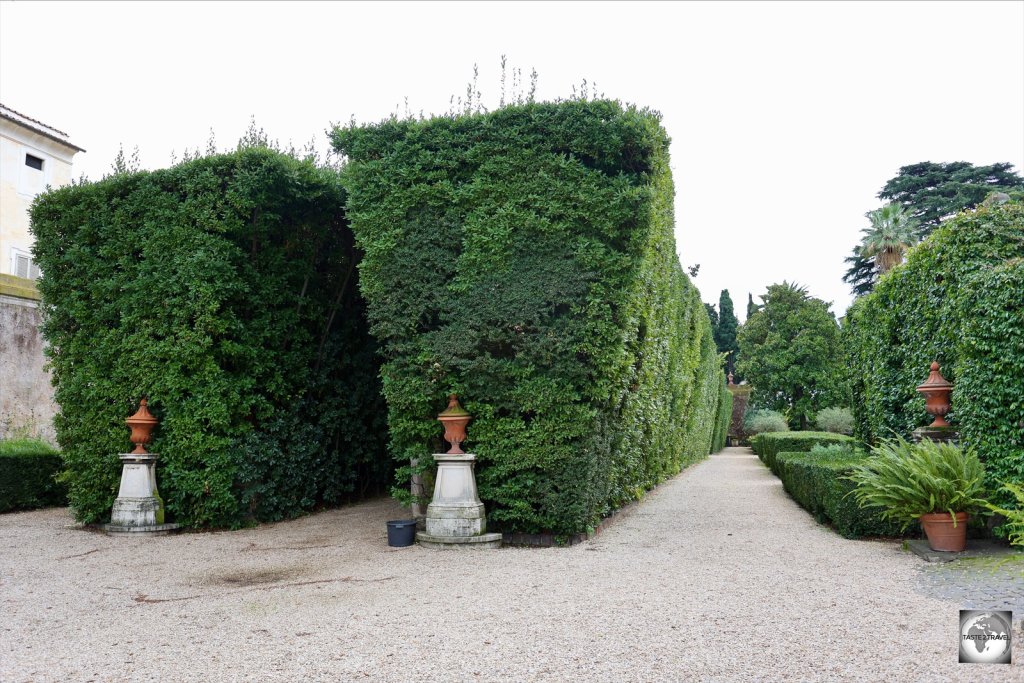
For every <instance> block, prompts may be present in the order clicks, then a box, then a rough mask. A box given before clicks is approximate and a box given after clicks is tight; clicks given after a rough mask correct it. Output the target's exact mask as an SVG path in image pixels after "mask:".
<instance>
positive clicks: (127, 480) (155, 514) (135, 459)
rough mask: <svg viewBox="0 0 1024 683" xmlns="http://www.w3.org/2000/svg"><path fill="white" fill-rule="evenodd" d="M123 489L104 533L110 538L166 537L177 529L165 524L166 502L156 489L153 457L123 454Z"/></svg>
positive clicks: (144, 454) (175, 525)
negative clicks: (134, 535) (134, 536)
mask: <svg viewBox="0 0 1024 683" xmlns="http://www.w3.org/2000/svg"><path fill="white" fill-rule="evenodd" d="M120 457H121V462H122V463H123V467H122V469H121V488H120V490H118V492H117V500H115V501H114V509H113V511H112V512H111V515H110V524H104V525H103V530H104V531H106V532H107V533H109V534H147V535H159V534H166V533H168V532H170V531H174V530H175V529H177V528H178V525H177V524H164V502H163V500H161V498H160V492H159V491H157V488H156V461H157V457H158V456H157V455H156V454H154V453H123V454H122V455H121V456H120Z"/></svg>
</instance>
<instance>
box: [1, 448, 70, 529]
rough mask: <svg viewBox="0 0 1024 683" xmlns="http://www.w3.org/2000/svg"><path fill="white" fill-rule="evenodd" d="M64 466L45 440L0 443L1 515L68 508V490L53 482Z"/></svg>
mask: <svg viewBox="0 0 1024 683" xmlns="http://www.w3.org/2000/svg"><path fill="white" fill-rule="evenodd" d="M62 466H63V461H62V460H61V457H60V453H59V452H58V451H57V449H55V448H54V447H53V446H51V445H50V444H48V443H46V442H45V441H39V440H37V439H11V440H9V441H0V512H10V511H12V510H32V509H34V508H41V507H49V506H52V505H67V490H66V489H65V487H64V486H63V485H62V484H59V483H57V481H56V480H55V479H54V477H55V476H56V475H57V473H58V472H60V470H61V467H62Z"/></svg>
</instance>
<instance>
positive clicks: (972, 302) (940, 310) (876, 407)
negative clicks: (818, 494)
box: [842, 202, 1024, 504]
mask: <svg viewBox="0 0 1024 683" xmlns="http://www.w3.org/2000/svg"><path fill="white" fill-rule="evenodd" d="M1022 320H1024V204H1022V203H1020V202H1008V203H1005V204H1002V205H996V206H990V207H981V208H978V209H976V210H975V211H971V212H966V213H963V214H961V215H960V216H958V217H956V218H954V219H952V220H949V221H947V222H945V223H944V224H943V225H942V227H940V228H939V229H938V230H937V231H935V233H933V234H932V235H931V236H930V237H928V238H927V239H925V240H924V241H923V242H922V243H921V244H920V245H918V246H917V247H915V248H914V249H913V250H911V252H910V254H909V255H908V258H907V262H906V263H904V264H903V265H901V266H899V267H897V268H895V269H893V270H892V271H891V272H890V273H888V274H887V275H886V276H885V277H883V278H882V279H881V281H880V282H879V283H878V285H877V287H876V288H875V290H874V292H872V293H871V294H870V295H868V296H865V297H862V298H861V299H859V300H858V301H856V302H855V303H854V305H853V306H851V307H850V309H849V311H847V314H846V318H845V320H844V323H843V332H842V337H843V347H844V353H845V355H846V363H845V365H846V367H847V368H848V372H849V374H850V376H851V385H852V390H853V395H854V400H853V403H852V406H853V412H854V417H855V419H856V425H855V430H854V433H855V435H856V436H858V437H859V438H861V439H862V440H864V441H865V442H867V443H876V442H877V441H879V440H880V439H882V438H887V437H889V436H891V435H893V434H894V433H895V434H897V435H900V436H903V437H907V436H909V435H910V433H911V432H912V431H913V430H914V429H915V428H916V427H919V426H921V425H924V424H927V423H928V422H930V418H929V417H928V415H927V413H926V412H925V409H924V403H925V402H924V398H923V397H922V396H921V395H920V394H919V393H918V392H917V391H916V387H917V386H918V385H919V384H921V382H923V381H924V380H925V378H926V377H927V376H928V366H929V364H930V363H931V362H932V361H933V360H937V361H938V362H939V363H941V364H942V373H943V375H944V376H945V377H946V378H947V379H949V380H950V381H952V382H953V384H954V387H953V402H952V406H953V412H952V413H951V415H950V419H951V421H952V422H953V424H954V425H955V426H957V428H958V429H959V430H960V435H961V439H962V441H963V443H964V444H965V445H966V446H967V447H969V448H972V449H974V450H976V451H977V452H978V455H979V457H980V458H981V460H982V462H983V463H984V464H985V469H986V472H987V473H988V486H989V488H990V489H991V490H993V491H996V489H998V488H999V485H1000V484H999V483H1000V482H1003V481H1009V482H1011V483H1021V482H1024V401H1022V399H1021V377H1024V325H1022V324H1021V321H1022ZM995 500H996V502H999V503H1005V504H1008V503H1009V501H1010V497H1009V495H1008V494H1007V493H1006V492H1005V491H1003V492H999V493H997V494H996V499H995Z"/></svg>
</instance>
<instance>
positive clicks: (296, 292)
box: [32, 148, 390, 526]
mask: <svg viewBox="0 0 1024 683" xmlns="http://www.w3.org/2000/svg"><path fill="white" fill-rule="evenodd" d="M344 203H345V191H344V189H343V188H342V186H341V182H340V179H339V178H338V175H337V173H336V172H333V171H330V170H328V169H322V168H317V167H315V166H314V165H313V164H312V163H311V162H300V161H297V160H295V159H293V158H291V157H288V156H285V155H282V154H279V153H277V152H274V151H272V150H269V149H266V148H247V149H240V150H239V151H238V152H235V153H232V154H224V155H217V156H211V157H207V158H202V159H197V160H194V161H189V162H188V163H183V164H180V165H178V166H175V167H173V168H170V169H166V170H161V171H156V172H152V173H149V172H143V173H129V172H123V173H118V174H116V175H114V176H112V177H109V178H107V179H104V180H103V181H100V182H97V183H86V184H76V185H72V186H68V187H63V188H60V189H57V190H53V191H51V192H48V193H46V194H44V195H41V196H40V198H39V199H38V200H37V201H36V203H35V204H34V206H33V208H32V229H33V231H34V232H35V236H36V243H35V257H36V261H37V262H38V263H39V265H40V267H41V269H42V271H43V277H42V279H41V280H40V281H39V289H40V291H41V293H42V295H43V305H44V310H45V322H44V326H43V333H44V335H45V337H46V340H47V343H48V354H49V356H50V362H51V364H52V368H53V375H54V381H55V385H56V400H57V402H58V403H59V404H60V406H61V412H60V414H59V415H58V416H57V418H56V419H55V426H56V429H57V437H58V441H59V442H60V444H61V446H62V449H63V453H64V458H65V466H66V471H65V472H64V474H63V480H64V481H65V482H67V484H68V486H69V497H70V501H71V504H72V506H73V508H74V511H75V515H76V516H77V518H78V519H79V520H81V521H83V522H89V523H91V522H100V521H105V520H106V519H108V517H109V514H110V509H111V505H112V504H113V501H114V498H115V496H116V492H117V486H118V481H119V476H120V473H121V463H120V462H119V460H118V458H117V454H118V453H121V452H124V451H125V450H126V448H127V447H128V438H127V437H128V430H127V428H126V426H125V424H124V419H125V417H127V416H128V415H131V414H132V413H133V412H134V411H135V408H136V407H137V402H138V400H139V398H140V397H142V396H146V397H148V398H149V406H150V409H151V410H152V411H153V412H154V413H155V414H156V415H157V417H158V418H159V419H160V420H161V422H160V425H159V427H158V428H157V430H156V432H155V439H154V442H153V444H152V448H153V450H154V452H156V453H159V454H160V462H159V468H158V477H159V483H160V490H161V493H162V494H163V497H164V499H165V500H166V503H167V510H168V513H169V515H173V516H174V518H175V519H176V521H178V522H179V523H183V524H186V525H189V526H239V525H242V524H246V523H249V522H251V521H254V520H260V521H271V520H277V519H282V518H285V517H290V516H293V515H296V514H299V513H301V512H303V511H305V510H309V509H311V508H313V507H314V506H316V505H318V504H333V503H337V502H340V501H341V500H343V499H344V498H346V497H349V496H352V495H357V494H359V493H361V492H363V490H364V488H366V487H380V486H383V484H384V483H385V482H386V481H387V479H388V477H389V474H390V461H389V460H388V459H387V457H386V456H385V455H384V453H383V451H384V445H383V434H384V433H385V431H386V428H385V425H384V422H383V412H384V411H383V405H382V401H381V398H380V389H379V381H378V379H377V377H376V375H377V368H376V365H375V363H376V361H375V360H374V350H375V344H374V343H373V342H372V340H371V339H370V338H369V336H368V333H367V330H366V324H365V322H364V310H363V304H362V301H361V299H360V297H359V296H358V291H357V287H356V272H355V267H354V266H355V259H356V252H355V248H354V243H353V238H352V236H351V232H350V231H349V230H348V228H347V225H346V219H345V215H344Z"/></svg>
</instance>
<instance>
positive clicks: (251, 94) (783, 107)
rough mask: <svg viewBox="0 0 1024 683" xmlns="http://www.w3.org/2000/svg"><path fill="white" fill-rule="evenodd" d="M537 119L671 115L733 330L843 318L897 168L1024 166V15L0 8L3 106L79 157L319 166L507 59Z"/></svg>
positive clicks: (864, 8) (692, 243) (971, 9)
mask: <svg viewBox="0 0 1024 683" xmlns="http://www.w3.org/2000/svg"><path fill="white" fill-rule="evenodd" d="M502 54H505V55H507V56H508V61H509V64H510V65H511V66H516V67H519V68H521V69H522V70H523V74H524V80H525V79H526V75H527V74H528V73H529V71H530V70H531V69H532V68H535V69H536V70H537V72H538V73H539V81H538V89H537V97H538V99H554V98H557V97H566V96H569V95H571V94H572V86H573V84H577V85H578V84H580V83H581V81H582V80H583V79H587V80H588V81H589V82H591V83H595V82H596V84H597V89H598V90H599V91H600V92H603V93H604V94H605V95H607V96H608V97H611V98H618V99H621V100H623V101H626V102H634V103H637V104H639V105H643V106H648V107H651V108H653V109H656V110H659V111H660V112H662V114H663V115H664V125H665V128H666V129H667V130H668V133H669V135H670V136H671V138H672V148H671V153H672V168H673V173H674V177H675V184H676V226H677V227H676V241H677V247H678V250H679V254H680V260H681V261H682V263H683V265H686V266H689V265H692V264H695V263H699V264H701V269H700V274H699V275H698V277H697V278H696V284H697V286H698V287H699V288H700V290H701V293H702V295H703V298H704V300H705V301H708V302H712V303H716V302H717V301H718V295H719V291H720V290H721V289H723V288H728V289H729V290H730V292H731V294H732V298H733V301H734V302H735V303H736V309H737V314H738V315H739V316H740V317H741V318H742V317H743V316H744V314H745V309H746V299H747V293H748V292H752V293H753V294H754V295H755V297H756V296H757V295H759V294H761V293H763V292H764V290H765V288H766V286H767V285H769V284H771V283H773V282H780V281H782V280H789V281H791V282H792V281H796V282H799V283H801V284H804V285H806V286H807V287H808V288H809V290H810V292H811V293H812V294H813V295H815V296H819V297H821V298H823V299H825V300H827V301H832V302H834V303H835V306H834V308H833V310H835V311H836V312H837V313H838V314H842V312H843V311H845V309H846V307H847V306H848V305H849V303H850V300H851V297H850V295H849V293H848V288H847V287H846V285H845V284H844V283H843V282H842V281H841V276H842V273H843V272H844V270H845V268H844V264H843V257H844V256H846V255H847V254H848V253H849V252H850V249H851V247H852V246H853V245H854V244H855V243H856V242H857V241H858V239H859V231H860V229H861V228H862V227H864V226H865V225H866V224H867V222H866V219H865V218H864V213H865V212H866V211H869V210H871V209H874V208H877V206H879V201H878V200H877V198H876V197H875V195H876V193H877V192H878V190H879V189H880V188H881V186H882V185H883V184H884V183H885V181H886V180H887V179H889V178H890V177H892V176H893V175H895V174H896V172H897V170H898V169H899V167H900V166H903V165H907V164H912V163H916V162H919V161H961V160H962V161H969V162H971V163H974V164H978V165H980V164H991V163H995V162H1000V161H1007V162H1011V163H1012V164H1014V166H1015V167H1016V170H1017V171H1018V172H1020V171H1021V169H1022V168H1024V2H994V3H988V2H971V3H968V2H964V3H959V2H910V3H894V2H852V3H839V2H821V3H813V2H797V3H767V2H757V3H750V4H748V3H741V2H728V3H638V2H634V3H628V4H627V3H617V2H601V3H596V2H574V3H562V4H559V3H507V4H506V3H491V2H488V3H469V2H460V3H426V2H424V3H410V4H404V3H381V4H375V3H326V2H317V3H308V4H302V3H287V4H284V3H281V4H278V3H271V2H251V3H248V2H232V3H223V4H217V3H208V2H207V3H198V2H190V3H167V4H163V3H152V2H145V3H142V2H140V3H86V2H75V3H70V4H59V3H34V2H2V3H0V102H3V103H4V104H5V105H7V106H8V107H11V108H12V109H15V110H17V111H19V112H21V113H23V114H25V115H27V116H31V117H33V118H36V119H39V120H41V121H43V122H45V123H47V124H50V125H52V126H54V127H56V128H58V129H60V130H63V131H65V132H67V133H68V134H70V136H71V139H72V141H74V142H75V143H76V144H78V145H79V146H81V147H84V148H85V149H86V150H88V151H87V153H80V154H79V155H78V156H77V157H76V160H75V170H74V174H75V176H76V177H77V176H80V175H82V174H84V175H86V176H88V177H89V178H92V179H98V178H99V177H101V176H102V175H103V174H104V173H105V172H107V171H108V170H109V169H110V165H111V162H112V160H113V158H114V156H115V155H116V153H117V149H118V145H119V144H120V143H123V144H124V146H125V148H126V149H127V150H129V151H130V150H131V149H132V148H133V147H135V146H136V145H137V146H138V148H139V153H140V157H141V161H142V167H143V168H160V167H164V166H167V165H169V164H170V160H171V153H172V151H174V152H176V153H177V155H178V156H179V157H180V156H181V153H182V151H183V150H184V149H185V148H197V147H200V148H205V146H206V141H207V139H208V138H209V135H210V129H211V128H212V129H213V131H214V133H215V136H216V141H217V144H218V146H220V147H222V148H223V147H228V146H234V144H235V142H236V141H237V140H238V138H239V137H240V136H241V135H242V133H243V132H244V130H245V129H246V128H247V127H248V125H249V120H250V118H251V117H255V119H256V123H257V125H258V126H260V127H263V128H264V129H266V131H267V132H268V133H269V134H270V136H271V137H275V138H278V139H280V140H281V141H282V142H283V143H287V142H288V141H289V140H290V141H292V142H294V143H295V145H296V146H297V147H299V146H302V145H303V144H305V143H306V142H307V141H309V140H311V139H314V140H315V141H316V143H317V144H318V145H319V146H320V147H321V149H326V147H327V145H326V136H325V133H324V130H325V129H326V128H327V127H328V126H329V124H330V123H331V122H332V121H333V122H347V121H348V120H349V119H350V118H351V117H353V116H354V117H355V119H356V120H357V121H360V122H373V121H377V120H380V119H381V118H384V117H386V116H387V115H389V114H391V113H393V112H395V111H396V107H397V108H398V109H399V110H400V113H401V111H404V109H405V105H404V100H405V98H406V97H408V101H409V108H410V109H411V110H412V111H414V112H417V113H418V112H419V111H420V110H421V109H422V110H424V111H425V112H426V113H428V114H429V113H431V112H437V113H440V112H444V111H446V110H447V109H448V108H449V101H450V97H451V96H452V95H456V96H458V95H461V94H464V93H465V88H466V83H467V81H469V80H470V79H471V77H472V71H473V65H474V63H477V64H479V71H480V77H479V88H480V90H481V92H482V93H483V103H484V105H485V106H489V107H492V108H493V107H494V106H495V105H496V104H497V101H498V97H499V94H500V84H499V74H500V68H499V64H500V59H501V55H502Z"/></svg>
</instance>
